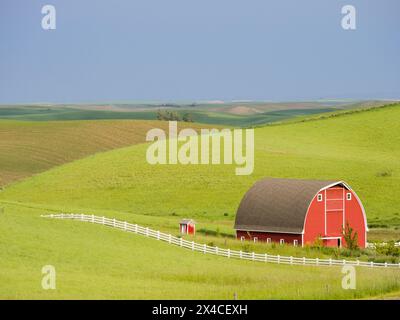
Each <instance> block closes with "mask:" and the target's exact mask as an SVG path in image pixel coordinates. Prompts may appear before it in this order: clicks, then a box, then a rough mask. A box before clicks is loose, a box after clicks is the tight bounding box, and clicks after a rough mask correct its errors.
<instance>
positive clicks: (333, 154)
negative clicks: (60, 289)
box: [0, 105, 400, 226]
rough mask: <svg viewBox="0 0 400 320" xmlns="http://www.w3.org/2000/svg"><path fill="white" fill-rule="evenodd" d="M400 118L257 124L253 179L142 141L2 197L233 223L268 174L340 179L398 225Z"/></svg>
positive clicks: (379, 115)
mask: <svg viewBox="0 0 400 320" xmlns="http://www.w3.org/2000/svg"><path fill="white" fill-rule="evenodd" d="M399 116H400V107H399V105H396V106H391V107H385V108H380V109H376V110H371V111H365V112H360V113H355V114H350V115H343V116H340V117H332V118H327V119H322V120H318V121H308V122H302V123H294V124H288V125H281V126H272V127H265V128H259V129H256V131H255V137H256V141H255V149H256V150H255V169H254V173H253V174H252V175H250V176H236V175H235V174H234V168H235V166H234V165H213V166H211V165H210V166H201V165H197V166H196V165H190V166H183V165H155V166H154V165H150V164H148V163H147V162H146V157H145V153H146V149H147V146H146V145H137V146H133V147H128V148H123V149H118V150H115V151H112V152H106V153H101V154H96V155H92V156H90V157H88V158H86V159H83V160H81V161H75V162H73V163H69V164H66V165H63V166H60V167H57V168H55V169H53V170H50V171H47V172H46V173H43V174H41V175H38V176H35V177H33V178H32V179H28V180H26V181H24V182H22V183H19V184H16V185H13V186H11V187H9V188H7V189H6V190H4V191H3V192H2V194H1V195H0V199H7V200H12V201H22V202H32V203H39V204H46V205H62V206H69V207H74V208H88V209H106V210H119V211H124V212H131V213H136V214H144V215H152V216H172V217H173V216H190V217H194V218H197V219H204V220H229V221H232V219H233V217H234V214H235V211H236V208H237V205H238V204H239V201H240V199H241V197H242V196H243V194H244V192H245V191H246V190H247V189H248V188H249V187H250V186H251V185H252V184H253V183H254V182H255V181H257V180H258V179H260V178H262V177H265V176H273V177H291V178H310V179H338V180H345V181H347V182H348V183H349V184H350V185H351V186H352V187H353V188H354V189H355V190H356V192H357V193H358V194H359V196H360V197H361V199H362V200H363V202H364V205H365V208H366V211H367V215H368V219H369V223H370V224H374V223H379V224H387V225H392V226H399V225H400V207H399V204H398V201H397V199H398V197H399V196H400V195H399V192H400V189H399V188H398V184H399V177H400V163H399V161H398V159H399V157H400V149H399V148H398V146H400V136H399V135H398V132H400V124H399V122H398V121H397V120H396V119H398V118H399ZM28 190H29V192H27V191H28ZM149 204H151V205H149ZM224 214H225V215H224ZM226 214H227V216H226Z"/></svg>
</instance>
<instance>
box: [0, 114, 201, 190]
mask: <svg viewBox="0 0 400 320" xmlns="http://www.w3.org/2000/svg"><path fill="white" fill-rule="evenodd" d="M17 111H18V110H17ZM17 111H15V112H17ZM181 126H182V127H187V126H189V124H185V123H182V124H181ZM155 127H158V128H161V129H166V128H168V123H167V122H165V121H140V120H102V121H91V120H90V121H82V120H80V121H43V122H38V121H16V120H0V188H1V187H4V186H5V185H7V184H9V183H12V182H14V181H17V180H20V179H23V178H26V177H29V176H32V175H33V174H37V173H40V172H43V171H46V170H48V169H50V168H52V167H55V166H57V165H61V164H63V163H67V162H71V161H73V160H76V159H80V158H84V157H86V156H89V155H92V154H95V153H97V152H103V151H107V150H111V149H116V148H121V147H124V146H130V145H134V144H138V143H144V142H146V132H147V131H148V130H150V129H152V128H155ZM190 127H191V128H194V129H198V128H200V125H199V124H190ZM201 127H204V125H202V126H201Z"/></svg>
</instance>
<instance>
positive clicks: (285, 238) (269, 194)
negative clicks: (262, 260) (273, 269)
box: [235, 178, 368, 248]
mask: <svg viewBox="0 0 400 320" xmlns="http://www.w3.org/2000/svg"><path fill="white" fill-rule="evenodd" d="M347 224H348V225H349V226H350V227H352V228H353V230H354V232H357V240H358V246H359V247H361V248H365V247H366V244H367V231H368V227H367V219H366V215H365V210H364V207H363V205H362V203H361V201H360V199H359V198H358V196H357V194H356V193H355V192H354V191H353V190H352V189H351V188H350V186H349V185H348V184H346V183H345V182H343V181H317V180H297V179H274V178H267V179H263V180H261V181H259V182H257V183H255V184H254V185H253V186H252V187H251V188H250V190H249V191H248V192H247V193H246V194H245V196H244V197H243V199H242V201H241V203H240V205H239V208H238V210H237V214H236V221H235V229H236V236H237V238H238V239H241V240H245V239H246V240H253V241H257V240H258V241H266V242H278V243H281V244H283V243H288V244H293V245H299V246H304V245H305V244H312V243H314V242H315V241H316V240H317V239H321V240H322V243H323V244H324V245H325V246H329V247H341V246H346V243H345V241H344V237H343V233H344V232H343V230H344V228H345V226H346V225H347Z"/></svg>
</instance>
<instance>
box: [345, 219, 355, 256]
mask: <svg viewBox="0 0 400 320" xmlns="http://www.w3.org/2000/svg"><path fill="white" fill-rule="evenodd" d="M343 238H344V241H345V242H346V247H347V248H348V249H349V250H357V249H358V234H357V231H354V229H353V228H352V227H351V226H350V224H349V223H348V222H346V227H345V228H344V230H343Z"/></svg>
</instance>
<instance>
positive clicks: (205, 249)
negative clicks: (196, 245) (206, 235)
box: [203, 244, 207, 253]
mask: <svg viewBox="0 0 400 320" xmlns="http://www.w3.org/2000/svg"><path fill="white" fill-rule="evenodd" d="M203 250H204V253H207V245H206V244H204V245H203Z"/></svg>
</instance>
